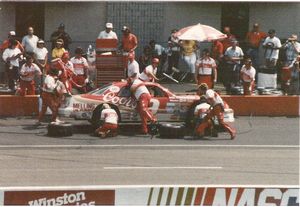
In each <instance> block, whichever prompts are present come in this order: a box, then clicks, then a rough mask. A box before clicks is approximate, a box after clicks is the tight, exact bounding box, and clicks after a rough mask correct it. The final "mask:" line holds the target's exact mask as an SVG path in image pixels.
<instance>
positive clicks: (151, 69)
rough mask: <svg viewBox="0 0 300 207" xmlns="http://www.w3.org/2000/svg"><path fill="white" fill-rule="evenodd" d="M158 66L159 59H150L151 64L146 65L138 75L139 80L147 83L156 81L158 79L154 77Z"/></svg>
mask: <svg viewBox="0 0 300 207" xmlns="http://www.w3.org/2000/svg"><path fill="white" fill-rule="evenodd" d="M158 64H159V59H158V58H153V59H152V64H151V65H148V66H147V67H146V68H145V69H144V71H143V72H142V73H141V74H140V77H139V78H140V79H141V80H142V81H148V82H155V81H158V80H159V79H158V78H157V77H156V73H157V66H158Z"/></svg>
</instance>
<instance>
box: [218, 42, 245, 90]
mask: <svg viewBox="0 0 300 207" xmlns="http://www.w3.org/2000/svg"><path fill="white" fill-rule="evenodd" d="M243 58H244V52H243V50H242V48H240V47H239V46H238V41H237V40H235V39H232V42H231V46H230V47H228V48H227V50H226V52H225V54H224V59H225V61H226V67H225V71H224V74H223V75H224V76H223V83H224V86H225V87H226V92H227V93H228V94H230V91H231V88H232V87H234V86H237V84H238V83H239V80H240V79H239V74H240V68H241V60H242V59H243Z"/></svg>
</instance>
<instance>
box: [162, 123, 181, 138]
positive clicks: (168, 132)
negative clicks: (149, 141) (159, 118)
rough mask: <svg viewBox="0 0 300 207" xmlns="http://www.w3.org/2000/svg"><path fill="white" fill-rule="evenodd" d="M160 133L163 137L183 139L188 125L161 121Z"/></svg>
mask: <svg viewBox="0 0 300 207" xmlns="http://www.w3.org/2000/svg"><path fill="white" fill-rule="evenodd" d="M158 133H159V137H160V138H163V139H180V138H181V139H182V138H183V137H184V135H185V133H186V127H185V125H184V124H180V123H160V124H159V130H158Z"/></svg>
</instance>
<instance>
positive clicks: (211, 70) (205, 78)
mask: <svg viewBox="0 0 300 207" xmlns="http://www.w3.org/2000/svg"><path fill="white" fill-rule="evenodd" d="M202 54H203V55H202V57H201V58H200V59H199V60H197V61H196V73H195V82H196V83H197V84H198V85H200V84H201V83H206V84H207V86H208V88H209V89H212V88H214V83H216V82H217V65H216V62H215V60H214V59H213V58H211V57H210V56H209V51H208V49H204V50H203V52H202Z"/></svg>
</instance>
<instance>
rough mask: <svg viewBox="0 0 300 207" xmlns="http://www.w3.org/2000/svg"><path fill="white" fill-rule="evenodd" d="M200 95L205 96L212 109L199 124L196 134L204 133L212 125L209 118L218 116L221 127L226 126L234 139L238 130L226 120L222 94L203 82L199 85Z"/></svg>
mask: <svg viewBox="0 0 300 207" xmlns="http://www.w3.org/2000/svg"><path fill="white" fill-rule="evenodd" d="M198 95H200V96H204V97H205V98H206V100H207V103H208V104H209V105H210V106H211V108H212V109H211V110H210V111H209V113H208V114H207V116H206V117H205V118H204V121H203V122H202V123H201V124H200V125H199V126H197V128H196V130H195V131H196V134H197V135H198V136H200V137H202V136H203V135H204V131H205V129H206V128H207V127H208V126H209V125H210V123H209V120H210V119H211V118H212V117H214V116H216V117H217V119H218V122H219V125H220V126H221V127H224V129H225V130H226V131H228V132H229V134H230V136H231V139H234V138H235V136H236V130H235V129H234V128H232V127H231V126H229V125H228V124H227V123H225V122H224V102H223V100H222V98H221V97H220V95H219V94H218V93H216V92H215V91H214V90H212V89H208V86H207V84H206V83H202V84H200V85H199V87H198Z"/></svg>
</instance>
